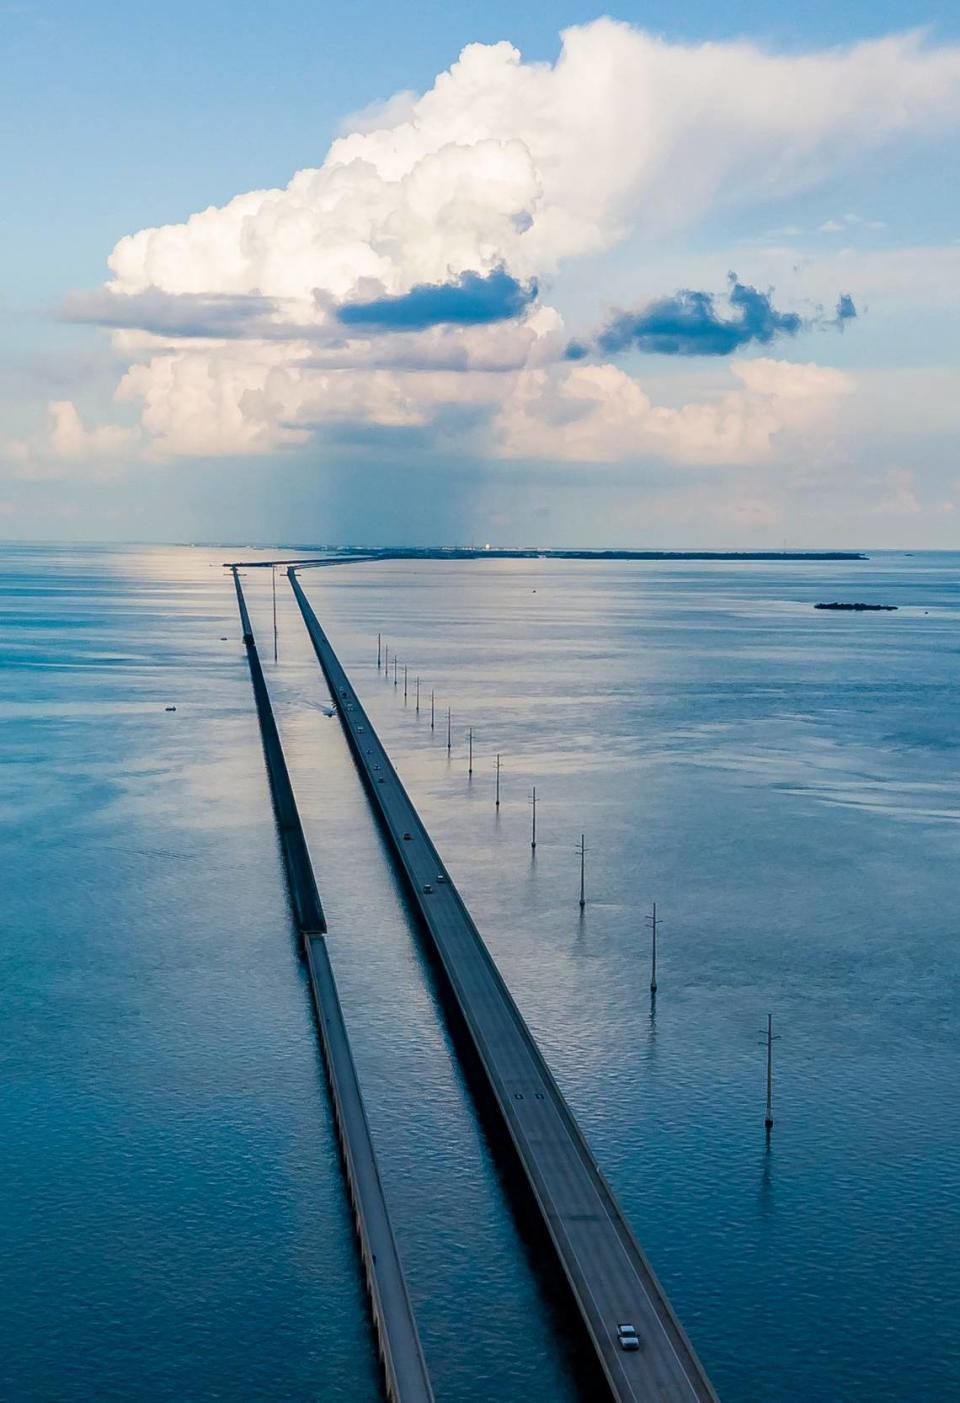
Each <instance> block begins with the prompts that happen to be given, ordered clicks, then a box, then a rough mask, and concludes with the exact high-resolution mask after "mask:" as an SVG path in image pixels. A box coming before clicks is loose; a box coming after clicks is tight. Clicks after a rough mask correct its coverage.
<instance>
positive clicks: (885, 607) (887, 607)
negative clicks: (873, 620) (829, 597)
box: [813, 603, 899, 614]
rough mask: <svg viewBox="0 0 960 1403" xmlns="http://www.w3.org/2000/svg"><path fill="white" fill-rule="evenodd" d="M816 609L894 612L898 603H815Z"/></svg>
mask: <svg viewBox="0 0 960 1403" xmlns="http://www.w3.org/2000/svg"><path fill="white" fill-rule="evenodd" d="M813 607H814V609H843V610H846V612H847V613H851V614H894V613H896V611H897V609H898V608H899V605H897V604H838V603H833V604H815V605H814V606H813Z"/></svg>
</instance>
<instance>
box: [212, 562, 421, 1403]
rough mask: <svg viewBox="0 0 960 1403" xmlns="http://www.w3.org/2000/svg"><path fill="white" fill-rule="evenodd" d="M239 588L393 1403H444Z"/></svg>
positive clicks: (290, 881) (276, 807)
mask: <svg viewBox="0 0 960 1403" xmlns="http://www.w3.org/2000/svg"><path fill="white" fill-rule="evenodd" d="M233 582H234V584H235V585H236V588H237V605H238V607H239V609H240V623H241V627H242V628H243V642H244V646H245V647H246V650H247V662H248V663H249V666H250V679H251V681H252V683H253V695H254V700H255V702H256V706H257V719H258V721H259V723H260V738H261V741H262V742H263V758H264V761H265V763H266V767H267V777H268V779H269V781H270V793H271V796H272V798H273V811H274V818H275V820H276V825H277V833H278V835H279V838H280V845H281V848H282V851H283V858H284V867H285V870H286V877H287V887H288V890H289V892H290V900H291V904H292V906H293V912H294V916H295V919H296V922H297V927H298V929H299V931H300V937H301V939H302V941H303V951H304V956H305V958H306V962H307V970H308V972H309V975H310V990H311V992H312V994H313V1003H314V1008H315V1009H316V1014H317V1027H318V1029H319V1032H320V1043H321V1046H322V1048H323V1060H324V1066H325V1067H326V1072H327V1080H328V1082H329V1085H330V1091H331V1094H332V1097H333V1109H334V1115H335V1120H336V1126H337V1135H338V1137H339V1141H340V1150H341V1154H342V1156H343V1167H344V1170H345V1173H346V1180H347V1188H348V1189H349V1191H350V1201H351V1203H352V1205H353V1216H354V1223H355V1226H356V1229H357V1237H358V1239H359V1242H360V1255H361V1257H362V1259H363V1268H364V1275H365V1277H366V1283H367V1292H368V1295H369V1297H370V1309H371V1311H372V1313H373V1320H374V1324H375V1326H376V1331H377V1343H378V1345H379V1348H380V1360H381V1363H382V1364H383V1372H384V1377H385V1381H386V1386H387V1396H388V1398H389V1399H390V1400H391V1403H434V1398H433V1388H432V1386H431V1384H430V1376H429V1374H428V1373H427V1365H426V1361H425V1359H424V1357H423V1350H422V1348H421V1345H420V1337H419V1335H418V1333H417V1322H416V1319H415V1318H414V1314H413V1306H412V1304H411V1302H410V1294H409V1292H408V1290H407V1283H406V1278H405V1277H404V1274H403V1267H402V1264H401V1261H400V1254H399V1251H398V1250H397V1241H396V1238H395V1236H394V1232H393V1226H392V1224H391V1221H390V1214H389V1211H388V1209H387V1201H386V1198H385V1197H384V1192H383V1184H382V1182H381V1179H380V1170H379V1167H378V1164H377V1156H376V1151H375V1150H374V1147H373V1140H372V1138H371V1135H370V1126H369V1123H368V1121H367V1113H366V1109H365V1107H364V1104H363V1097H362V1095H361V1093H360V1082H359V1080H358V1077H357V1069H356V1065H355V1063H354V1060H353V1053H352V1051H351V1048H350V1039H349V1037H348V1035H347V1027H346V1024H345V1022H344V1019H343V1009H342V1008H341V1006H340V997H339V995H338V993H337V985H336V981H335V980H334V977H333V968H332V966H331V964H330V955H329V951H328V949H327V941H326V937H325V934H324V932H325V931H326V929H327V923H326V919H325V917H324V914H323V908H322V906H321V905H320V897H319V894H318V892H317V883H316V879H315V877H314V872H313V864H312V863H311V861H310V853H309V851H308V849H307V842H306V839H305V837H304V835H303V826H302V824H301V822H300V811H299V809H298V808H297V801H296V798H295V797H294V793H293V786H292V785H291V783H290V774H289V771H288V770H287V762H286V760H285V759H284V755H283V747H282V745H281V743H280V733H279V731H278V730H277V723H276V719H275V717H274V714H273V706H272V705H271V702H270V693H269V691H268V690H267V684H266V680H265V679H264V676H263V668H262V666H261V663H260V656H259V654H258V652H257V645H256V641H255V639H254V636H253V628H252V626H251V623H250V615H249V613H248V612H247V605H246V600H245V599H244V597H243V589H242V587H241V584H240V578H239V576H238V574H237V570H236V567H234V568H233Z"/></svg>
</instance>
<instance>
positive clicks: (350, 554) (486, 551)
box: [224, 545, 869, 608]
mask: <svg viewBox="0 0 960 1403" xmlns="http://www.w3.org/2000/svg"><path fill="white" fill-rule="evenodd" d="M283 549H286V550H291V551H297V552H300V553H301V554H298V555H297V556H296V557H293V558H290V557H288V558H283V559H281V558H278V559H276V560H273V561H270V560H237V561H234V560H231V561H225V562H224V563H225V564H227V565H245V566H258V565H259V566H270V565H334V564H337V563H338V562H345V561H358V562H361V561H362V562H370V561H383V560H675V561H678V562H683V561H687V560H707V561H709V560H716V561H759V562H764V561H766V562H769V563H771V564H772V563H773V562H774V561H783V560H796V561H806V562H808V563H813V564H819V563H821V562H831V561H850V560H867V559H868V558H869V557H868V556H866V555H865V554H864V553H863V551H856V550H793V551H785V550H602V549H601V550H550V549H544V550H541V549H540V548H538V547H536V546H517V547H510V546H374V547H371V548H369V549H368V548H365V547H363V546H297V545H291V546H286V547H284V548H283ZM320 552H324V554H323V555H322V556H320ZM817 607H818V608H819V607H820V606H819V605H818V606H817ZM824 607H825V608H832V607H833V606H832V605H829V606H828V605H825V606H824ZM837 607H838V608H839V607H843V606H837Z"/></svg>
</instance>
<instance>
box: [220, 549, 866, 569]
mask: <svg viewBox="0 0 960 1403" xmlns="http://www.w3.org/2000/svg"><path fill="white" fill-rule="evenodd" d="M284 549H286V550H291V551H297V552H298V554H297V556H296V557H295V558H292V559H291V558H284V559H281V558H278V559H276V560H273V561H270V560H247V561H232V560H231V561H228V562H225V563H226V564H229V565H312V564H318V565H319V564H329V563H330V560H331V559H335V560H339V561H344V560H356V561H377V560H676V561H686V560H717V561H738V560H741V561H761V562H762V561H781V560H800V561H808V562H814V563H817V562H820V561H828V562H829V561H840V560H843V561H849V560H866V559H867V558H868V557H867V556H866V555H865V554H864V552H863V551H856V550H792V551H781V550H540V549H539V548H538V547H536V546H517V547H510V546H383V547H379V546H378V547H374V548H372V549H369V550H367V549H365V548H364V547H362V546H296V545H293V546H286V547H284Z"/></svg>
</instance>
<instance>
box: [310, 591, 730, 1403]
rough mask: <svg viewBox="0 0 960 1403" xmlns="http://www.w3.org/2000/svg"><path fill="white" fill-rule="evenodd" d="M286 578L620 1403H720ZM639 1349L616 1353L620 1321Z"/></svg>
mask: <svg viewBox="0 0 960 1403" xmlns="http://www.w3.org/2000/svg"><path fill="white" fill-rule="evenodd" d="M287 573H288V577H289V579H290V583H291V585H292V587H293V591H294V594H295V595H296V598H297V602H298V604H299V605H300V610H301V613H302V614H303V618H304V622H305V623H306V626H307V630H308V632H309V634H310V638H311V641H312V643H313V646H314V650H315V651H316V654H317V658H318V660H319V662H320V665H321V667H322V668H323V671H324V674H325V676H326V679H327V682H328V685H329V687H330V690H331V694H332V696H333V697H334V699H335V701H336V703H337V710H338V713H339V715H340V719H341V722H342V724H343V727H344V730H345V732H346V736H347V740H348V742H349V744H350V748H351V750H352V752H353V756H354V759H355V761H356V763H357V765H358V768H359V770H360V774H361V776H362V778H363V779H364V782H365V784H366V787H367V790H368V793H369V795H370V797H371V800H372V802H373V805H374V809H375V811H376V812H377V813H378V815H379V817H380V819H381V820H382V824H383V827H384V829H385V831H386V833H387V835H388V837H389V839H390V840H391V844H392V847H393V850H394V853H395V855H396V857H397V859H398V862H399V865H400V867H401V870H402V872H403V873H404V875H405V877H406V880H407V883H408V886H409V890H410V893H411V896H412V899H413V902H414V905H415V908H416V909H417V911H418V913H419V915H420V916H421V918H422V922H423V926H424V928H425V930H426V931H427V933H428V934H429V936H430V938H431V939H432V941H433V944H434V947H435V949H436V952H437V954H438V956H439V959H440V961H441V964H442V967H443V969H444V971H445V973H446V976H447V979H448V980H449V984H450V986H451V989H452V992H453V994H454V997H455V999H456V1000H457V1002H458V1004H459V1007H460V1010H461V1013H462V1015H463V1019H464V1022H465V1024H466V1027H467V1029H468V1031H469V1034H470V1036H471V1038H472V1040H473V1043H474V1046H475V1048H476V1051H477V1053H478V1055H479V1060H480V1063H481V1066H482V1067H483V1069H484V1071H485V1073H486V1076H487V1078H488V1080H489V1084H490V1089H491V1091H492V1093H493V1096H494V1100H495V1102H496V1104H497V1106H498V1108H499V1111H500V1114H501V1115H502V1118H503V1121H504V1123H505V1125H506V1128H507V1130H508V1132H509V1135H510V1138H511V1140H512V1142H513V1146H514V1148H515V1150H516V1153H517V1156H518V1158H519V1161H520V1164H521V1167H522V1168H523V1170H524V1172H525V1174H526V1177H527V1180H528V1182H529V1184H530V1187H531V1189H532V1191H533V1195H534V1198H535V1200H536V1203H537V1204H538V1206H539V1208H540V1212H541V1214H542V1216H543V1220H544V1223H545V1225H546V1228H547V1231H548V1233H549V1236H550V1239H551V1240H552V1242H553V1245H554V1248H555V1249H556V1253H557V1256H558V1258H559V1261H560V1264H561V1266H562V1268H563V1271H564V1273H565V1276H566V1279H567V1282H568V1284H569V1286H570V1289H571V1290H572V1292H573V1296H574V1299H575V1301H576V1304H577V1306H578V1307H579V1310H580V1313H581V1315H582V1317H583V1321H584V1324H585V1325H586V1328H587V1332H588V1334H589V1337H590V1339H591V1340H592V1342H593V1345H594V1348H595V1349H596V1353H597V1357H598V1360H599V1362H600V1365H601V1367H602V1369H603V1372H604V1375H605V1377H606V1380H607V1383H608V1385H609V1389H610V1396H611V1397H612V1398H613V1399H615V1400H617V1403H718V1400H717V1396H716V1394H715V1393H714V1391H713V1388H712V1386H711V1384H710V1382H709V1380H708V1378H707V1376H706V1374H705V1372H704V1369H703V1366H702V1364H701V1363H700V1361H699V1360H698V1359H697V1356H696V1354H695V1353H694V1350H693V1347H692V1345H691V1344H690V1342H689V1340H688V1339H687V1337H686V1335H685V1333H684V1331H683V1328H682V1326H681V1325H680V1322H679V1321H678V1319H677V1317H676V1316H675V1315H674V1313H673V1310H672V1308H671V1306H670V1304H669V1302H668V1301H667V1298H666V1295H665V1293H664V1291H663V1288H662V1287H661V1285H660V1283H659V1282H658V1281H657V1278H656V1276H655V1275H654V1272H653V1269H652V1268H651V1266H650V1265H649V1263H648V1262H647V1259H646V1257H645V1256H644V1254H643V1252H642V1250H641V1248H640V1246H639V1244H638V1243H637V1241H636V1239H635V1238H634V1236H633V1234H632V1232H631V1230H630V1228H629V1226H628V1224H627V1222H626V1220H625V1218H624V1216H623V1213H622V1212H621V1210H620V1208H619V1206H618V1204H617V1202H616V1200H615V1199H614V1197H613V1194H612V1192H611V1190H610V1188H609V1187H608V1185H607V1183H606V1181H605V1180H604V1178H603V1175H602V1174H601V1172H600V1169H599V1168H598V1166H597V1164H596V1162H595V1161H594V1159H593V1156H592V1155H591V1153H590V1150H589V1149H588V1147H587V1144H586V1141H585V1140H584V1138H583V1134H582V1132H581V1130H580V1128H579V1126H578V1125H577V1123H576V1121H575V1120H574V1117H573V1114H572V1112H571V1111H570V1109H569V1107H568V1106H567V1104H566V1102H565V1100H564V1099H563V1096H562V1095H561V1093H560V1090H559V1088H558V1087H557V1085H556V1082H555V1081H554V1079H553V1076H552V1074H551V1072H550V1070H549V1068H548V1067H547V1064H546V1062H545V1061H544V1059H543V1056H542V1054H541V1053H540V1050H539V1048H538V1047H537V1044H536V1042H535V1041H534V1038H533V1035H532V1034H531V1032H530V1030H529V1029H528V1028H527V1025H526V1024H525V1022H524V1021H523V1018H522V1016H521V1014H520V1012H519V1010H518V1009H517V1007H516V1005H515V1004H514V1002H513V999H512V998H511V996H510V993H509V990H508V989H507V987H506V985H505V983H504V982H503V979H502V977H501V975H500V973H499V971H498V970H497V967H496V965H495V964H494V962H493V958H492V957H491V955H490V953H489V951H488V950H487V947H486V945H485V944H484V943H483V940H482V939H481V937H480V934H479V932H478V930H477V928H476V926H475V925H474V923H473V920H472V918H471V916H470V913H469V912H468V911H467V908H466V906H465V905H464V903H463V901H462V899H461V897H460V894H459V892H458V891H457V889H456V887H455V886H454V884H453V882H452V881H451V880H450V877H449V874H448V873H447V871H446V868H445V867H444V865H443V863H442V861H441V860H440V858H439V856H438V854H437V851H436V849H435V848H434V846H433V843H432V842H431V840H430V837H429V835H428V833H427V831H426V829H425V827H424V825H423V823H422V821H421V819H420V816H419V814H418V813H417V810H416V809H415V808H414V805H413V804H412V802H411V801H410V799H409V797H408V795H407V793H406V790H405V789H404V787H403V785H402V783H401V782H400V779H399V777H398V775H397V773H396V771H395V770H394V768H393V766H392V765H391V763H390V760H389V758H388V757H387V753H386V751H385V750H384V748H383V745H382V744H381V742H380V740H379V738H378V736H377V734H376V732H375V731H374V729H373V727H372V726H371V725H370V721H369V718H368V717H367V714H366V712H365V711H364V709H363V707H362V706H361V704H360V701H359V698H358V697H357V694H356V692H355V691H354V689H353V687H352V686H351V684H350V682H349V679H348V678H347V675H346V673H345V672H344V670H343V668H342V666H341V665H340V662H339V660H338V658H337V656H336V654H335V653H334V651H333V648H332V647H331V646H330V643H329V641H328V639H327V637H326V635H325V633H324V631H323V629H322V628H321V627H320V624H319V622H318V620H317V617H316V614H315V613H314V612H313V609H312V608H311V607H310V604H309V602H308V600H307V598H306V596H305V594H304V593H303V590H302V588H301V586H300V582H299V580H298V579H297V577H296V573H295V571H294V570H293V569H290V570H289V571H288V572H287ZM620 1323H629V1324H632V1325H634V1326H636V1329H637V1333H638V1335H639V1338H640V1349H639V1350H638V1351H635V1352H628V1351H625V1350H623V1349H621V1347H620V1344H619V1341H618V1338H617V1325H618V1324H620Z"/></svg>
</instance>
